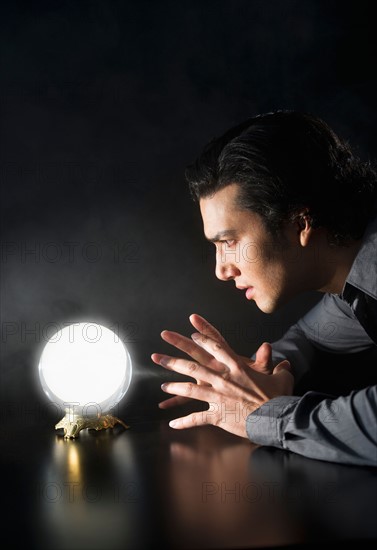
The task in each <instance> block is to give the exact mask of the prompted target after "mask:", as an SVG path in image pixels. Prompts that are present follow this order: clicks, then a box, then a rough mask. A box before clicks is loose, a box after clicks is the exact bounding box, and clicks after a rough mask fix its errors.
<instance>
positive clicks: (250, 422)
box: [246, 386, 377, 466]
mask: <svg viewBox="0 0 377 550" xmlns="http://www.w3.org/2000/svg"><path fill="white" fill-rule="evenodd" d="M376 420H377V386H369V387H367V388H365V389H363V390H359V391H354V392H352V393H351V394H350V395H347V396H346V397H338V398H334V397H332V396H330V395H326V394H323V393H317V392H307V393H306V394H305V395H304V396H303V397H294V396H282V397H275V398H273V399H271V400H270V401H268V402H267V403H265V404H264V405H262V406H261V407H259V409H257V410H255V411H254V412H252V413H251V414H250V415H249V416H248V417H247V421H246V431H247V435H248V437H249V439H251V441H253V442H254V443H257V444H260V445H267V446H272V447H278V448H281V449H286V450H289V451H292V452H294V453H297V454H300V455H303V456H306V457H309V458H315V459H320V460H327V461H329V462H340V463H343V464H355V465H361V466H377V422H376Z"/></svg>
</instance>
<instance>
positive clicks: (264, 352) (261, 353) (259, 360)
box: [253, 342, 274, 374]
mask: <svg viewBox="0 0 377 550" xmlns="http://www.w3.org/2000/svg"><path fill="white" fill-rule="evenodd" d="M273 368H274V367H273V364H272V347H271V344H269V343H268V342H263V344H262V345H261V346H259V348H258V349H257V352H256V354H255V363H254V365H253V369H254V370H257V371H259V372H262V373H263V374H271V373H272V371H273Z"/></svg>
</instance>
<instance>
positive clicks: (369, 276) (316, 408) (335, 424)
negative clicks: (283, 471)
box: [246, 218, 377, 466]
mask: <svg viewBox="0 0 377 550" xmlns="http://www.w3.org/2000/svg"><path fill="white" fill-rule="evenodd" d="M376 345H377V218H375V219H374V220H373V221H372V222H371V223H370V224H369V225H368V227H367V230H366V232H365V234H364V237H363V240H362V245H361V247H360V249H359V252H358V253H357V256H356V258H355V260H354V262H353V264H352V267H351V270H350V272H349V274H348V277H347V279H346V282H345V285H344V287H343V291H342V293H341V294H339V295H337V294H325V295H324V296H323V298H322V300H321V301H320V302H319V303H318V304H317V305H316V306H315V307H314V308H313V309H311V310H310V311H309V312H308V313H307V314H306V315H305V316H304V317H302V318H301V319H300V320H299V321H298V322H297V323H296V324H295V325H293V326H292V327H291V328H290V329H289V330H288V331H287V332H286V334H285V335H284V336H283V337H282V338H281V339H280V340H278V341H276V342H273V343H272V349H273V351H272V353H273V363H274V365H275V364H277V363H279V362H280V361H282V360H283V359H288V360H289V361H290V362H291V365H292V367H293V369H294V374H295V380H296V382H297V381H298V380H300V378H301V377H302V376H303V374H305V373H306V372H307V371H308V370H309V369H310V368H311V365H312V363H313V358H314V354H315V350H316V348H317V349H321V350H324V351H328V352H332V353H348V352H350V353H355V352H359V351H364V350H366V349H368V348H371V347H373V346H376ZM254 357H255V356H254ZM376 367H377V365H376ZM246 429H247V435H248V437H249V439H250V440H251V441H253V442H254V443H257V444H260V445H268V446H273V447H278V448H282V449H287V450H290V451H292V452H295V453H298V454H301V455H303V456H306V457H310V458H315V459H321V460H327V461H330V462H341V463H345V464H357V465H367V466H377V385H373V386H368V387H366V388H364V389H362V390H359V391H352V392H351V393H350V394H349V395H346V396H342V397H334V396H333V395H327V394H323V393H319V392H314V391H310V392H307V393H305V394H304V395H303V396H302V397H297V396H281V397H275V398H273V399H271V400H270V401H268V402H267V403H265V404H264V405H262V406H261V407H259V408H258V409H256V410H255V411H254V412H253V413H251V414H250V415H249V416H248V417H247V419H246Z"/></svg>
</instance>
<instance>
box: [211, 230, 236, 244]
mask: <svg viewBox="0 0 377 550" xmlns="http://www.w3.org/2000/svg"><path fill="white" fill-rule="evenodd" d="M236 235H237V231H236V230H235V229H224V230H223V231H219V232H218V233H216V235H214V236H213V237H206V239H207V241H209V242H210V243H217V242H219V241H221V239H224V237H235V236H236Z"/></svg>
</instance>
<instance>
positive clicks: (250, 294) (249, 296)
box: [237, 286, 255, 300]
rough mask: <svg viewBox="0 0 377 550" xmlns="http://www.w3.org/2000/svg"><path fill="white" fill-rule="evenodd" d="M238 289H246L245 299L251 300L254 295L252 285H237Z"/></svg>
mask: <svg viewBox="0 0 377 550" xmlns="http://www.w3.org/2000/svg"><path fill="white" fill-rule="evenodd" d="M237 288H238V289H239V290H246V293H245V294H246V298H247V300H251V299H252V297H253V295H254V291H255V289H254V287H253V286H237Z"/></svg>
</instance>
